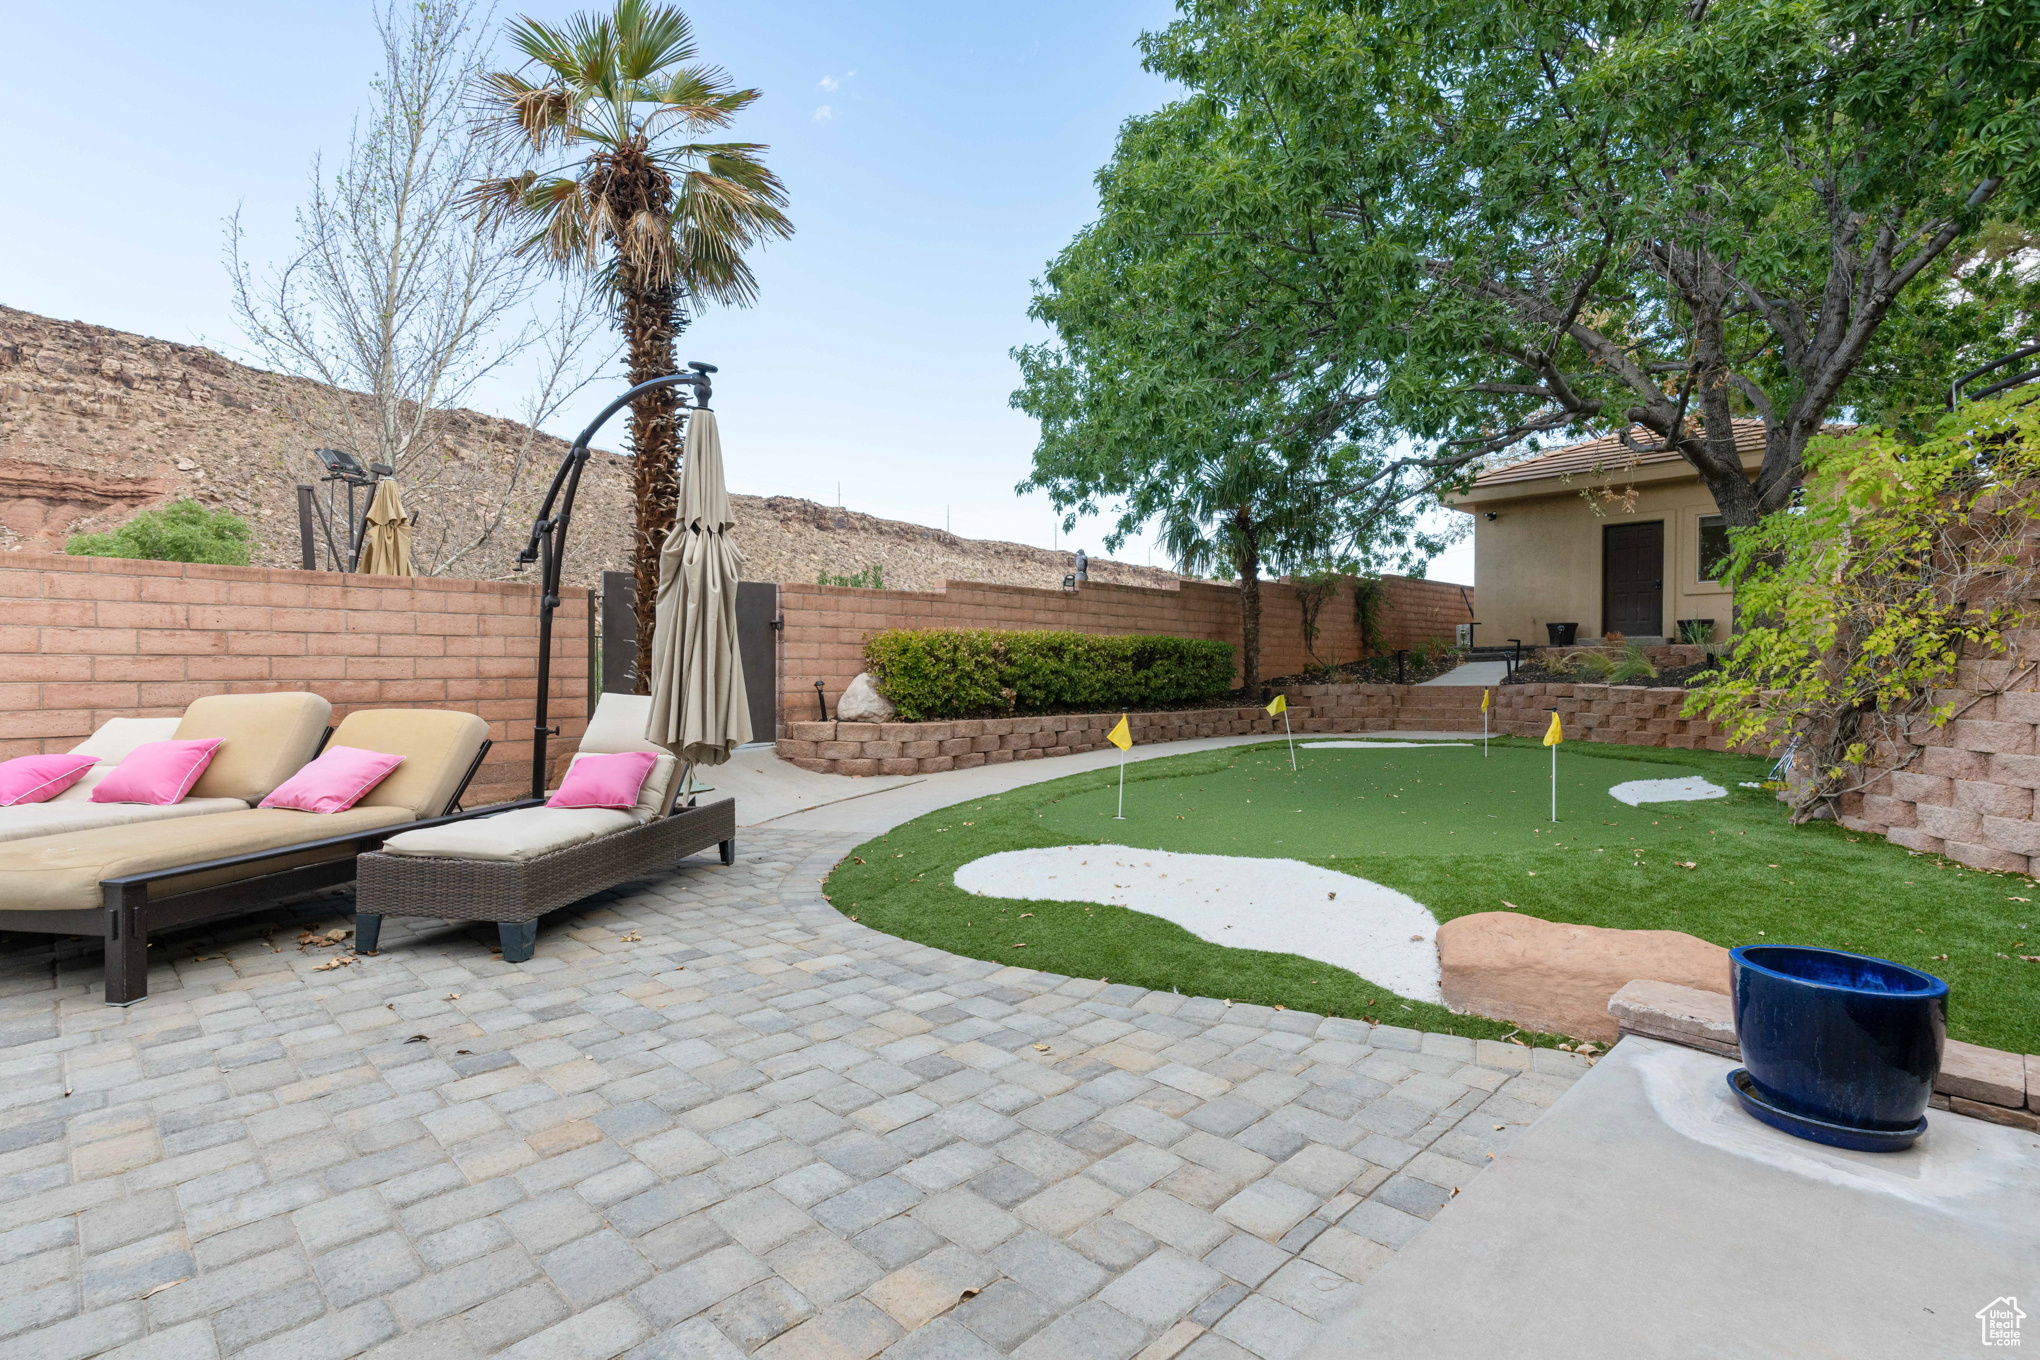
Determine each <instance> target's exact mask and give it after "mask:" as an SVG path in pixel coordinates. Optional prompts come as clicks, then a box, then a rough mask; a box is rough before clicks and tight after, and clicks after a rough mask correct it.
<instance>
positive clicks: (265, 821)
mask: <svg viewBox="0 0 2040 1360" xmlns="http://www.w3.org/2000/svg"><path fill="white" fill-rule="evenodd" d="M278 697H281V696H278ZM192 708H193V710H194V711H196V710H197V708H198V705H197V704H194V705H193V706H192ZM190 717H191V715H190V714H187V715H186V721H190ZM180 730H181V729H180ZM312 731H313V733H314V739H315V740H316V736H317V733H318V727H317V726H314V727H313V729H312ZM487 737H488V724H487V723H485V722H484V721H482V719H481V718H479V717H477V716H475V715H474V714H472V713H453V712H446V711H443V710H435V709H364V710H361V711H359V712H355V713H351V714H349V715H348V716H347V718H346V720H345V721H343V722H342V723H341V724H340V726H339V728H338V729H336V730H335V731H334V733H333V738H332V744H333V745H334V746H336V747H338V746H348V747H355V748H359V749H363V750H369V751H379V752H383V753H385V754H389V755H401V756H402V757H404V761H403V763H402V764H401V765H399V766H397V767H396V769H395V770H394V771H393V772H391V774H390V775H389V776H388V777H387V778H386V779H384V780H383V781H382V782H381V783H379V784H377V785H376V786H375V787H374V788H372V789H370V790H369V792H368V793H367V794H366V795H364V796H363V797H362V798H361V799H360V800H359V801H358V802H356V803H355V805H354V806H353V807H351V808H349V809H348V810H346V811H345V812H335V813H330V814H322V813H312V812H297V811H292V810H289V809H284V808H257V807H252V806H250V807H246V808H244V809H243V810H240V811H227V812H216V813H211V814H208V815H205V816H200V817H182V818H176V819H173V820H170V821H152V822H141V823H137V824H132V825H125V826H119V827H114V828H105V827H102V828H99V829H96V830H85V831H72V832H66V833H64V834H61V835H54V836H39V837H36V838H34V839H30V840H21V841H13V842H9V843H7V844H0V930H21V931H30V932H35V933H40V934H49V935H98V936H100V937H102V938H103V939H104V940H105V942H106V982H105V995H106V1000H107V1001H108V1002H109V1003H111V1004H113V1005H121V1006H124V1005H128V1004H130V1003H132V1002H135V1001H139V1000H141V999H142V998H143V997H145V996H147V995H148V936H149V934H150V933H151V932H153V931H156V930H160V929H163V928H165V927H167V926H173V925H181V924H184V923H186V922H190V921H197V920H201V919H204V918H206V917H210V916H219V915H222V914H225V913H228V912H232V911H236V910H240V909H244V908H247V907H250V906H259V905H264V904H266V903H269V902H273V901H275V900H276V899H278V898H280V897H287V896H291V895H293V894H296V893H302V892H309V891H311V890H313V889H316V888H322V887H327V886H330V885H332V884H335V883H345V882H346V881H347V880H349V879H351V878H353V877H354V859H355V856H356V855H357V854H358V853H359V852H361V851H362V850H365V849H372V848H373V847H374V846H376V845H378V844H380V843H381V842H382V840H383V839H384V837H386V836H388V835H390V834H391V833H393V832H394V831H396V830H398V829H399V828H402V827H407V826H410V825H414V824H416V823H417V822H419V821H420V820H421V819H438V820H449V819H447V818H445V817H444V816H443V814H444V813H446V812H448V811H450V810H451V809H452V808H453V807H454V806H455V804H456V801H457V800H458V798H459V796H460V794H461V792H462V791H463V790H464V789H465V788H466V785H467V782H468V780H469V779H470V778H471V777H472V776H473V773H474V770H475V768H476V767H477V766H478V765H479V763H480V760H481V755H482V753H483V752H484V751H485V750H486V749H487V746H488V741H487ZM236 745H241V743H234V742H231V741H229V742H227V743H223V744H222V745H221V747H220V750H219V753H218V755H217V756H216V757H215V759H214V762H213V764H212V765H211V766H209V767H208V768H207V770H206V773H205V776H204V777H203V778H201V780H200V781H199V783H198V785H197V787H196V789H195V790H194V791H195V792H202V791H205V790H206V789H207V786H208V783H209V782H210V783H211V784H212V789H213V791H214V792H216V793H218V794H219V795H220V796H222V797H233V798H238V799H239V800H240V801H241V802H242V803H244V804H253V803H257V802H260V801H261V800H262V799H263V798H264V797H266V796H267V794H268V793H269V792H270V791H271V790H273V789H274V788H275V787H276V786H277V785H279V784H281V783H282V782H283V781H284V780H285V779H286V778H288V777H289V776H290V774H292V773H294V772H295V771H296V770H297V768H298V767H299V766H300V765H302V764H303V763H304V758H303V756H302V755H299V754H298V753H297V752H295V751H293V752H291V753H290V754H289V755H288V756H286V755H284V754H281V753H274V754H273V759H271V762H270V763H268V764H265V763H264V759H263V758H260V757H262V756H263V753H262V752H261V751H260V750H252V751H251V750H243V751H236V750H234V747H235V746H236ZM243 756H246V757H247V759H246V760H245V761H243V760H242V759H241V757H243ZM223 767H224V768H223ZM216 771H218V772H220V778H219V779H218V780H214V779H213V776H214V774H215V772H216ZM461 815H462V816H472V815H474V814H461ZM450 820H459V819H458V818H453V819H450Z"/></svg>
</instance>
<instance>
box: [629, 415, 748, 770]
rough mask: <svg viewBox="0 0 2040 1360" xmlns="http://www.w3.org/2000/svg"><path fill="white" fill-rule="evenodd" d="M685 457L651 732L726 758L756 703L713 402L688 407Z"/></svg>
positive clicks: (666, 560)
mask: <svg viewBox="0 0 2040 1360" xmlns="http://www.w3.org/2000/svg"><path fill="white" fill-rule="evenodd" d="M681 456H682V460H683V461H682V462H681V465H680V497H679V513H678V515H677V516H676V517H675V522H674V525H673V532H672V533H670V534H668V535H667V536H666V542H665V545H664V547H663V548H662V550H661V551H660V554H659V601H658V610H657V614H656V617H655V620H654V623H653V627H652V690H651V693H652V711H651V718H650V719H649V721H648V722H647V723H646V726H645V738H646V740H648V741H655V742H657V743H659V744H660V745H662V746H666V747H669V748H671V750H672V751H673V752H674V754H676V755H678V756H679V757H680V759H681V760H683V761H691V762H694V763H697V764H701V765H720V764H722V763H723V762H724V761H726V760H728V759H729V758H730V752H731V751H733V750H734V749H736V748H737V747H738V746H741V745H742V744H743V743H745V742H747V741H749V740H750V739H751V709H750V700H749V697H748V696H747V695H746V694H745V692H744V668H743V666H742V665H741V664H740V663H739V661H738V659H737V578H738V577H739V576H740V575H741V574H742V572H743V569H744V555H743V554H742V553H740V552H738V551H737V545H736V544H735V543H733V542H731V541H730V537H729V529H730V526H731V525H732V524H733V523H734V522H735V521H734V520H733V519H732V518H731V515H730V496H729V492H728V490H727V489H725V487H724V486H723V462H722V437H721V435H720V434H718V432H717V430H716V424H715V413H714V412H713V411H708V410H702V409H697V410H692V411H689V412H688V413H687V444H686V448H685V449H684V451H683V453H682V455H681Z"/></svg>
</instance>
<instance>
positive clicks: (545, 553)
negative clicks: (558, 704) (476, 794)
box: [517, 362, 716, 798]
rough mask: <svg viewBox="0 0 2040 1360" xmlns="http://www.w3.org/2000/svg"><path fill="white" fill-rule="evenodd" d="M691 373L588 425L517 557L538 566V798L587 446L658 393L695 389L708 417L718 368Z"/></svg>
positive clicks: (666, 377) (666, 380) (647, 386)
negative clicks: (557, 618) (563, 575)
mask: <svg viewBox="0 0 2040 1360" xmlns="http://www.w3.org/2000/svg"><path fill="white" fill-rule="evenodd" d="M687 367H688V370H689V371H688V372H686V373H664V374H661V375H660V376H658V377H656V378H653V379H650V380H649V381H647V382H641V383H639V384H638V385H637V386H636V387H633V388H631V389H630V390H629V391H627V392H625V393H624V394H623V395H622V396H619V397H618V398H617V399H616V400H615V401H612V402H610V403H609V405H607V406H605V407H603V408H602V411H601V414H599V415H597V416H596V417H595V419H593V420H591V421H589V422H588V428H587V429H585V430H583V431H581V436H580V438H578V439H576V440H575V441H574V443H573V446H572V447H571V448H569V449H568V450H567V453H566V456H565V457H564V458H562V459H560V466H559V470H558V471H556V472H554V473H553V479H552V485H551V486H549V487H547V488H546V492H545V499H544V500H543V501H542V502H540V504H539V507H538V515H537V517H536V518H534V519H533V520H532V522H531V540H530V541H529V542H528V543H526V544H525V545H524V547H523V549H522V550H521V551H519V552H518V554H517V568H518V570H520V571H521V570H523V569H524V568H525V567H526V566H528V565H530V564H531V563H533V562H537V563H538V564H539V569H538V577H539V584H538V591H539V599H538V701H537V705H536V711H535V712H534V713H533V715H532V724H531V796H532V797H533V798H544V797H545V774H546V769H545V766H546V738H548V737H552V736H556V735H558V733H559V728H557V727H554V726H551V725H549V724H548V723H547V722H546V717H547V712H548V708H549V704H548V700H549V698H550V697H551V696H550V695H549V693H548V691H549V690H550V689H551V688H552V620H553V611H554V610H556V609H558V608H559V607H560V572H561V568H562V564H563V563H564V561H565V559H566V548H567V526H568V525H569V524H570V523H571V522H572V521H573V517H574V497H575V495H576V494H577V493H578V492H579V491H580V488H581V468H582V466H583V465H584V464H585V463H586V462H587V461H588V445H589V443H590V441H592V440H593V439H594V438H595V434H596V432H597V431H598V430H600V429H601V428H602V427H603V426H604V425H606V424H608V423H609V418H610V417H611V416H613V415H615V414H616V413H617V412H618V411H621V410H622V409H623V408H624V407H626V406H628V405H630V404H631V402H633V401H635V400H636V399H637V398H638V397H640V396H642V395H643V394H644V393H646V392H649V391H651V390H653V389H654V388H658V387H675V386H679V387H691V388H693V389H694V404H695V409H697V410H702V411H706V410H707V409H708V399H709V397H710V396H711V395H712V394H713V392H714V386H713V384H712V383H711V382H710V380H709V375H710V374H711V373H714V372H716V366H715V365H714V364H704V363H699V362H696V363H690V364H688V365H687ZM555 507H557V509H555Z"/></svg>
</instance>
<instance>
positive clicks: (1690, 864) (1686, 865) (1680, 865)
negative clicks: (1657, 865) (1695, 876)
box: [1672, 859, 1700, 869]
mask: <svg viewBox="0 0 2040 1360" xmlns="http://www.w3.org/2000/svg"><path fill="white" fill-rule="evenodd" d="M1672 867H1673V868H1676V869H1697V868H1699V867H1700V866H1699V864H1697V863H1695V862H1694V861H1693V860H1690V859H1675V860H1673V861H1672Z"/></svg>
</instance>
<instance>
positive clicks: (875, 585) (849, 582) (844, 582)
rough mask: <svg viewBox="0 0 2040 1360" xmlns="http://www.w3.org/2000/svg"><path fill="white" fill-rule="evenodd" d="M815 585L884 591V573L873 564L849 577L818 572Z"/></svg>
mask: <svg viewBox="0 0 2040 1360" xmlns="http://www.w3.org/2000/svg"><path fill="white" fill-rule="evenodd" d="M815 584H816V585H818V586H855V587H861V588H863V589H865V590H884V589H885V573H884V572H883V571H881V570H879V566H878V563H876V562H873V563H872V564H871V565H870V566H868V567H866V568H865V569H864V570H863V571H860V572H856V573H853V574H852V575H849V576H838V575H837V574H836V573H835V572H833V571H824V572H818V573H816V575H815Z"/></svg>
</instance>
